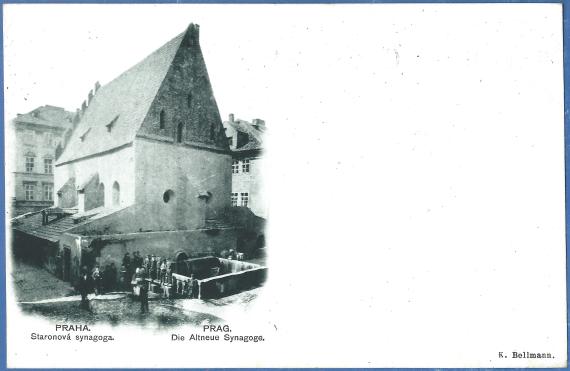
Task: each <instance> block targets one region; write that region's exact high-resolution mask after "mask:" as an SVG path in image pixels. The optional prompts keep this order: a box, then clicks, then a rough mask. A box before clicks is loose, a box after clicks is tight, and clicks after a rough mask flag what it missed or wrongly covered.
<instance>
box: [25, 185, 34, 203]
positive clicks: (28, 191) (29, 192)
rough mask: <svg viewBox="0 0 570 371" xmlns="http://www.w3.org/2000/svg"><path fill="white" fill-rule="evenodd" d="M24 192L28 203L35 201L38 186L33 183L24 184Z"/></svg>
mask: <svg viewBox="0 0 570 371" xmlns="http://www.w3.org/2000/svg"><path fill="white" fill-rule="evenodd" d="M24 192H25V196H26V201H33V200H34V199H35V197H34V194H35V192H36V186H35V185H34V184H31V183H24Z"/></svg>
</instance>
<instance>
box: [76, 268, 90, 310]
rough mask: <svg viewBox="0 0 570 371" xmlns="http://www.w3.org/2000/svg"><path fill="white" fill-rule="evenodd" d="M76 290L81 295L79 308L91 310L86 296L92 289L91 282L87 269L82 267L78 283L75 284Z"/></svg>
mask: <svg viewBox="0 0 570 371" xmlns="http://www.w3.org/2000/svg"><path fill="white" fill-rule="evenodd" d="M77 286H78V287H77V288H78V289H79V293H80V294H81V304H80V307H81V308H82V309H86V310H91V309H90V307H89V299H88V298H87V295H88V294H89V292H91V290H92V288H93V281H92V279H91V276H90V275H89V274H88V272H87V267H85V266H84V267H83V268H82V269H81V275H80V277H79V283H78V284H77Z"/></svg>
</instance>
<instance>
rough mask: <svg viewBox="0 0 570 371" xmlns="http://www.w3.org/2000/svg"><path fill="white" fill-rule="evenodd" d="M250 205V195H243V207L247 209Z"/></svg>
mask: <svg viewBox="0 0 570 371" xmlns="http://www.w3.org/2000/svg"><path fill="white" fill-rule="evenodd" d="M248 204H249V193H247V192H245V193H242V194H241V206H245V207H247V205H248Z"/></svg>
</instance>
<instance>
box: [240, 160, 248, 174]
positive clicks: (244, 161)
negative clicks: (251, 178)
mask: <svg viewBox="0 0 570 371" xmlns="http://www.w3.org/2000/svg"><path fill="white" fill-rule="evenodd" d="M241 171H242V172H244V173H249V160H243V164H242V165H241Z"/></svg>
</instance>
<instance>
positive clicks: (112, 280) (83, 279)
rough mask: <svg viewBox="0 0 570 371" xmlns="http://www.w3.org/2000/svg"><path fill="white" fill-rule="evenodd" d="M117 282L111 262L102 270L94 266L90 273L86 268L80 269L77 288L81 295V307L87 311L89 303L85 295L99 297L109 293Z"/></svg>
mask: <svg viewBox="0 0 570 371" xmlns="http://www.w3.org/2000/svg"><path fill="white" fill-rule="evenodd" d="M116 282H117V268H116V267H115V263H113V262H111V263H109V264H107V265H106V266H105V268H104V269H101V268H100V267H99V264H96V265H95V266H94V267H93V269H91V271H89V269H88V268H87V266H83V267H82V268H81V272H80V275H79V281H78V283H77V288H78V290H79V293H80V294H81V306H82V307H84V308H85V309H89V302H88V300H87V295H88V294H90V293H91V292H95V295H100V294H102V293H103V292H105V291H110V290H112V289H114V288H115V284H116Z"/></svg>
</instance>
